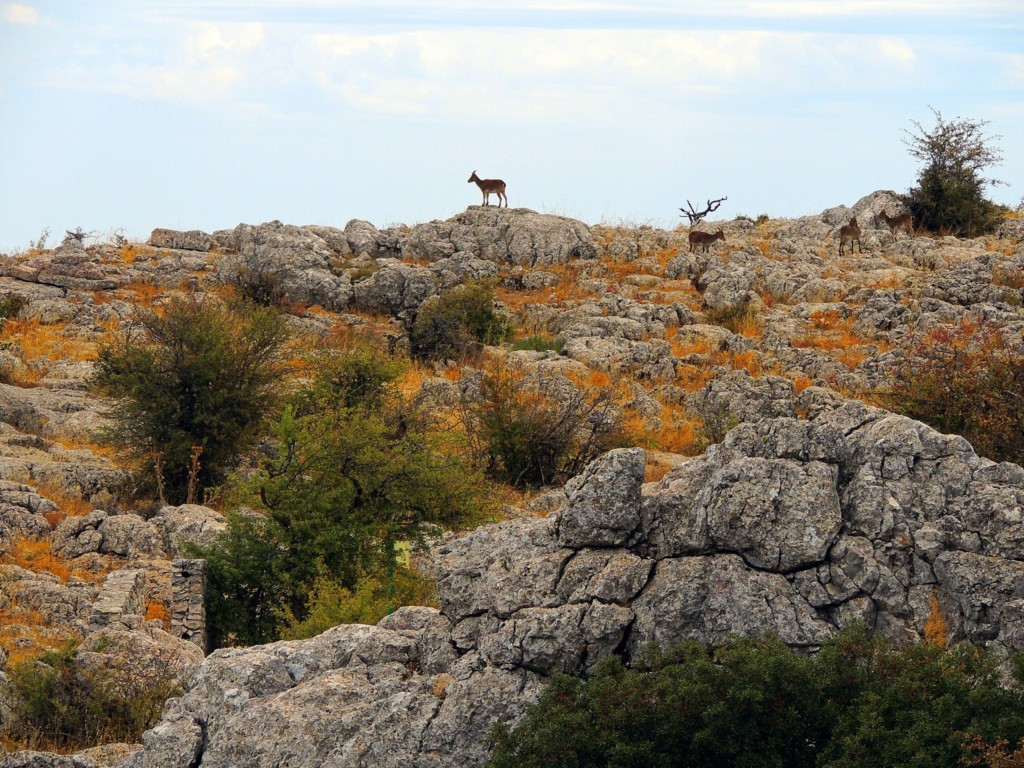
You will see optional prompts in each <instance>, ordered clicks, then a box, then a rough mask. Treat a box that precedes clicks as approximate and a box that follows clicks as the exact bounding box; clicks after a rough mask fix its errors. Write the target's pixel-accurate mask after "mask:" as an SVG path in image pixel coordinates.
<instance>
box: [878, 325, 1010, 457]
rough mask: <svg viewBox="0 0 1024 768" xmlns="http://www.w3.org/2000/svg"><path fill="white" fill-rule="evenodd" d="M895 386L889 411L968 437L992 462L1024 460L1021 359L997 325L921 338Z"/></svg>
mask: <svg viewBox="0 0 1024 768" xmlns="http://www.w3.org/2000/svg"><path fill="white" fill-rule="evenodd" d="M890 380H891V382H892V383H891V385H890V387H889V389H888V390H887V391H885V392H884V393H882V397H883V399H884V401H885V403H886V404H887V405H888V407H889V408H890V409H891V410H895V411H898V412H900V413H903V414H904V415H906V416H910V417H911V418H914V419H918V420H920V421H923V422H925V423H926V424H929V425H930V426H932V427H934V428H935V429H937V430H939V431H940V432H947V433H948V432H953V433H956V434H959V435H963V436H964V437H966V438H967V439H968V440H969V441H970V442H971V444H972V445H973V446H974V448H975V450H977V451H978V453H979V454H981V455H983V456H986V457H988V458H991V459H995V460H997V461H1013V462H1016V463H1021V462H1022V461H1024V410H1022V409H1021V407H1020V404H1021V402H1022V401H1024V356H1022V355H1021V354H1020V353H1019V352H1017V351H1015V350H1012V349H1010V348H1008V347H1007V346H1006V345H1005V343H1004V341H1003V338H1002V333H1001V331H1000V329H999V328H998V327H997V326H995V325H991V324H983V323H981V324H979V323H975V322H972V321H970V320H964V321H963V322H961V323H960V324H958V325H953V326H943V327H940V328H934V329H931V330H929V331H927V332H925V333H923V334H920V335H918V336H917V337H915V338H914V339H913V340H912V341H911V342H909V343H908V344H907V345H906V347H905V349H904V357H903V360H902V362H901V363H900V364H899V365H898V366H896V367H895V368H894V369H893V370H892V371H891V376H890Z"/></svg>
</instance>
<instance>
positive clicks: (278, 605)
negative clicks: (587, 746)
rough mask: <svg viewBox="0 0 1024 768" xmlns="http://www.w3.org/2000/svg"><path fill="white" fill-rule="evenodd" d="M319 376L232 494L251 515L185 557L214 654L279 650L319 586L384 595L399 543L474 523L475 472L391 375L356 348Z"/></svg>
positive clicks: (329, 361) (334, 356) (330, 359)
mask: <svg viewBox="0 0 1024 768" xmlns="http://www.w3.org/2000/svg"><path fill="white" fill-rule="evenodd" d="M316 366H317V374H316V376H315V377H314V380H313V382H312V383H311V384H310V385H309V387H307V388H306V389H305V390H303V391H301V392H298V393H296V394H295V396H294V397H293V398H292V399H291V401H290V402H289V404H288V405H287V406H286V408H285V411H284V414H283V416H282V417H281V419H280V421H279V423H278V424H277V428H276V432H275V436H274V439H273V441H272V443H273V449H272V451H271V452H270V453H269V454H268V455H267V456H266V457H265V459H264V460H263V461H262V463H261V465H260V466H259V467H258V468H256V469H255V470H254V472H253V473H251V474H250V476H248V477H247V478H246V479H245V480H244V481H243V482H240V484H239V485H238V486H237V488H236V489H235V491H234V492H235V493H236V494H237V497H238V499H239V500H240V501H241V502H243V503H245V504H248V505H251V507H252V508H254V509H255V512H254V513H253V512H250V513H245V514H242V513H236V514H234V515H231V516H229V522H228V528H227V531H226V532H225V534H224V535H223V536H221V537H220V539H219V541H218V542H217V543H216V544H215V545H213V546H208V547H199V548H196V549H195V550H194V552H195V553H196V554H199V555H201V556H203V557H206V558H207V560H208V563H209V568H210V580H209V590H208V601H209V602H208V605H209V616H210V624H211V635H212V640H213V642H214V643H215V644H250V643H256V642H266V641H269V640H273V639H276V638H277V637H278V636H279V633H280V631H281V629H282V627H283V626H285V625H288V624H291V625H295V624H300V623H302V622H304V621H305V620H306V619H307V617H309V615H310V611H311V608H312V607H313V602H314V598H315V594H316V591H317V590H318V589H320V591H321V592H322V591H323V583H324V582H325V581H326V582H330V583H331V584H333V585H336V587H338V588H344V589H345V590H348V591H349V592H353V593H357V592H358V590H359V585H360V582H361V581H362V580H364V579H368V578H369V579H378V580H380V579H385V580H386V581H387V582H388V587H389V588H392V587H393V586H394V583H393V580H392V579H391V578H390V576H391V574H393V573H395V567H396V562H397V552H396V546H397V544H398V543H399V542H416V541H418V540H420V539H421V538H422V537H423V536H424V535H427V534H428V533H429V532H431V531H432V530H433V529H434V528H435V527H436V525H460V524H463V523H466V522H467V521H469V520H471V519H473V518H474V516H475V515H476V514H478V513H479V509H480V496H481V492H482V490H483V483H482V480H481V477H480V475H479V473H478V472H475V471H474V470H473V469H472V467H471V466H470V464H469V462H468V460H467V459H465V458H464V457H463V455H462V454H460V453H459V451H458V450H457V448H458V447H459V446H457V445H454V444H453V443H452V441H451V438H450V437H449V436H448V435H447V434H446V433H444V432H441V431H438V430H435V429H433V428H432V425H431V424H430V423H429V421H427V420H426V419H425V418H423V417H422V416H421V415H420V414H418V413H416V412H415V411H413V410H410V409H409V408H408V407H407V406H405V405H404V404H403V403H401V402H400V401H399V400H398V398H397V397H396V395H395V392H394V390H393V389H392V388H390V387H389V386H387V382H388V381H389V380H390V378H392V377H393V376H394V375H397V372H398V371H399V370H400V366H395V365H394V364H393V361H391V360H390V359H389V358H388V357H386V356H384V355H382V354H380V353H376V352H373V351H371V350H367V349H365V348H362V347H356V348H353V349H349V350H344V351H341V352H338V353H325V354H323V355H321V356H319V357H318V359H317V361H316ZM318 585H320V586H318Z"/></svg>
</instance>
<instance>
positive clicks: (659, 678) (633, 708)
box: [490, 627, 1024, 768]
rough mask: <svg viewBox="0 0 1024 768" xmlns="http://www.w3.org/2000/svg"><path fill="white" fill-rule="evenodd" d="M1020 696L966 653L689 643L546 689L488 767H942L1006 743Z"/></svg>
mask: <svg viewBox="0 0 1024 768" xmlns="http://www.w3.org/2000/svg"><path fill="white" fill-rule="evenodd" d="M1022 704H1024V697H1022V694H1021V692H1020V691H1019V690H1014V689H1008V688H1004V687H1003V686H1002V685H1001V684H1000V678H999V675H998V674H997V672H996V669H995V665H994V662H993V661H992V659H991V658H990V657H988V656H987V655H986V654H985V653H984V652H982V651H980V650H978V649H975V648H973V647H970V646H966V645H965V646H960V647H957V648H953V649H945V648H942V647H940V646H938V645H933V644H929V643H921V644H918V645H914V646H911V647H908V648H904V649H894V648H892V647H890V646H889V645H888V644H887V642H886V641H885V640H884V639H883V638H882V637H881V636H880V635H876V636H875V637H873V638H869V637H868V636H867V635H866V634H865V633H864V631H863V629H862V628H859V627H855V628H853V629H851V630H847V631H846V632H844V633H842V634H841V635H839V636H837V637H836V638H834V639H832V640H830V641H828V642H827V643H826V645H825V646H824V647H823V648H822V650H821V651H820V652H819V653H818V654H816V655H814V656H807V655H801V654H797V653H794V652H793V651H791V650H790V649H789V648H788V647H786V646H785V645H784V644H783V643H782V642H781V641H780V640H778V639H777V638H765V639H741V640H736V641H734V642H733V643H730V644H728V645H726V646H725V647H723V648H720V649H719V650H717V651H712V652H709V651H708V650H707V649H706V648H704V647H703V646H700V645H698V644H696V643H687V644H684V645H681V646H678V647H676V648H675V649H673V650H671V651H669V652H666V653H659V652H655V651H652V652H651V653H650V655H649V656H648V657H647V658H646V659H645V660H642V661H640V663H639V664H637V665H635V666H634V667H633V668H631V669H626V668H623V667H622V665H621V664H620V662H619V661H618V660H616V659H615V658H612V657H610V658H608V659H606V660H605V661H603V662H602V663H601V664H600V665H599V667H598V669H597V671H596V673H595V674H594V675H593V676H592V677H590V678H589V679H586V680H583V679H579V678H571V677H566V676H556V677H555V678H554V679H553V681H552V682H551V684H550V685H549V687H548V689H547V691H546V692H545V693H544V695H543V696H542V697H541V699H540V701H539V702H538V703H537V704H536V705H534V706H533V708H532V709H531V711H530V712H529V713H528V714H527V716H526V718H525V719H524V720H523V721H522V722H521V723H520V725H519V726H517V727H516V728H515V729H512V730H509V729H507V728H499V729H497V730H496V732H495V740H496V750H495V753H494V757H493V759H492V761H491V763H490V765H491V766H492V768H505V767H506V766H508V767H509V768H511V766H516V768H530V767H531V766H538V767H539V766H549V765H566V766H568V765H571V766H577V767H578V768H583V767H584V766H641V765H642V766H682V765H685V766H688V768H689V767H690V766H692V767H693V768H700V767H701V766H707V767H708V768H718V767H719V766H723V765H730V766H745V767H749V768H755V766H756V767H757V768H773V767H774V768H802V767H804V768H815V767H818V766H825V767H827V768H891V767H892V766H897V765H899V766H916V765H920V766H926V765H927V766H948V768H954V766H958V765H961V764H962V763H961V762H960V760H961V758H962V757H964V756H965V755H967V754H970V753H971V751H972V749H973V748H971V747H969V746H967V744H966V743H967V742H971V741H973V742H974V743H975V744H981V745H985V744H995V743H997V740H999V739H1003V740H1008V741H1009V742H1010V743H1017V741H1018V740H1020V739H1021V737H1022V736H1024V710H1022V708H1021V705H1022Z"/></svg>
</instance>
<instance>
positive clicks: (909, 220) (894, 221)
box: [875, 209, 914, 243]
mask: <svg viewBox="0 0 1024 768" xmlns="http://www.w3.org/2000/svg"><path fill="white" fill-rule="evenodd" d="M879 219H881V220H882V221H884V222H885V225H886V226H887V227H888V228H889V231H890V232H892V241H893V242H894V243H895V242H896V233H897V232H899V231H900V230H901V229H904V230H906V232H907V235H908V236H910V237H913V236H914V217H913V216H912V215H911V214H910V211H906V212H905V213H901V214H900V215H899V216H890V215H889V214H887V213H886V212H885V210H884V209H883V210H881V211H879V212H878V215H876V216H875V226H876V227H877V226H879V224H878V220H879Z"/></svg>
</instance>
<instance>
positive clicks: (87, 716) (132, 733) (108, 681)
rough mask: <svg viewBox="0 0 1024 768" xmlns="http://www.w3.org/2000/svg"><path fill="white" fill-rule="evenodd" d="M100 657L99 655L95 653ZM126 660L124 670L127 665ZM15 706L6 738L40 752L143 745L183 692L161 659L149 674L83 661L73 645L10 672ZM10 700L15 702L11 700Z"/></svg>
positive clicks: (48, 652)
mask: <svg viewBox="0 0 1024 768" xmlns="http://www.w3.org/2000/svg"><path fill="white" fill-rule="evenodd" d="M93 655H95V654H93ZM127 663H128V662H127V660H122V662H121V666H125V665H126V664H127ZM6 672H7V678H8V681H9V691H5V698H7V701H6V702H5V704H7V705H9V706H10V707H11V711H10V713H9V714H10V716H11V718H10V722H8V723H5V729H6V733H5V736H6V737H7V738H9V739H11V740H13V741H14V742H15V743H18V744H22V745H25V746H28V747H33V748H38V749H54V750H60V751H65V750H73V749H81V748H83V747H88V746H92V745H94V744H97V743H102V742H119V741H120V742H138V741H139V740H140V738H141V736H142V732H143V731H144V730H145V729H147V728H149V727H151V726H152V725H153V724H154V723H155V722H156V721H157V720H158V719H159V718H160V713H161V711H162V710H163V705H164V702H165V701H166V700H167V699H168V698H169V697H171V696H174V695H176V694H178V693H180V692H181V688H180V686H179V685H178V683H177V681H176V679H175V678H174V676H173V675H172V674H171V672H170V670H169V669H165V668H162V667H161V663H160V662H159V660H155V661H153V662H150V664H149V668H148V669H146V670H145V671H144V673H143V674H138V670H136V672H134V673H129V672H127V671H126V670H125V669H121V668H119V667H117V666H115V667H111V666H109V665H107V666H104V665H97V664H95V663H83V661H82V659H81V657H80V654H79V650H78V648H77V647H76V646H75V645H74V644H71V645H68V646H66V647H64V648H61V649H58V650H53V651H47V652H45V653H43V654H42V655H40V656H38V657H36V658H31V659H27V660H24V661H20V662H18V663H16V664H13V665H11V666H10V667H8V668H7V670H6ZM8 697H9V698H8Z"/></svg>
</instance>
